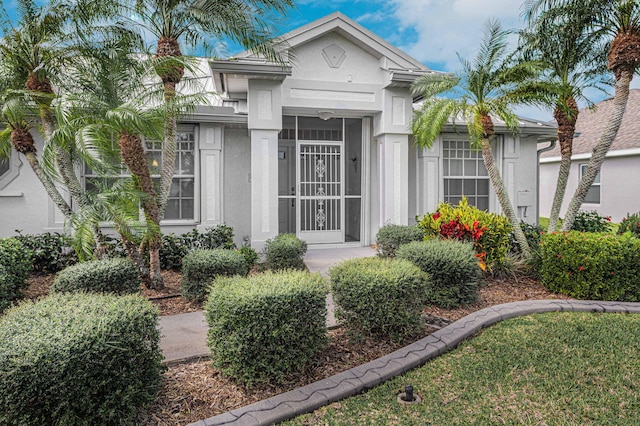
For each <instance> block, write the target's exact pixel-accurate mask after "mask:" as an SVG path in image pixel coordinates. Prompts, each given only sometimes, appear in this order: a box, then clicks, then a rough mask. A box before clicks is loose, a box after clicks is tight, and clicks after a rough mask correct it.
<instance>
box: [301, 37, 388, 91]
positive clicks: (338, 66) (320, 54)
mask: <svg viewBox="0 0 640 426" xmlns="http://www.w3.org/2000/svg"><path fill="white" fill-rule="evenodd" d="M290 62H291V77H292V78H295V79H301V80H323V81H337V82H355V83H368V84H380V83H381V82H382V76H381V71H380V61H379V59H378V58H376V57H375V56H373V55H371V53H370V52H368V51H365V50H363V49H362V48H361V47H360V46H357V45H356V44H354V43H352V42H351V41H350V40H348V39H346V38H345V37H343V36H342V35H340V34H338V33H337V32H330V33H327V34H324V35H322V36H321V37H318V38H316V39H314V40H311V41H309V42H307V43H305V44H303V45H299V46H297V47H296V48H295V51H294V54H293V55H292V56H290Z"/></svg>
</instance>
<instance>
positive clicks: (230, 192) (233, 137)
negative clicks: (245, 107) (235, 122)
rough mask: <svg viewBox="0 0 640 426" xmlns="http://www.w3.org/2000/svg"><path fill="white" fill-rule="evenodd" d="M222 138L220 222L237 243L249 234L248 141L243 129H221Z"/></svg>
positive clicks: (249, 165) (249, 152) (249, 164)
mask: <svg viewBox="0 0 640 426" xmlns="http://www.w3.org/2000/svg"><path fill="white" fill-rule="evenodd" d="M224 139H225V145H224V188H223V193H224V222H225V224H226V225H228V226H231V227H232V228H233V232H234V235H235V243H236V245H237V246H240V245H242V243H243V237H245V236H250V235H251V183H250V181H249V179H250V170H251V141H250V140H249V133H248V130H247V129H225V138H224Z"/></svg>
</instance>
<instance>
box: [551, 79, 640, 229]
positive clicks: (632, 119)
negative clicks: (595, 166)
mask: <svg viewBox="0 0 640 426" xmlns="http://www.w3.org/2000/svg"><path fill="white" fill-rule="evenodd" d="M612 106H613V100H612V99H607V100H605V101H602V102H600V103H599V104H597V105H596V107H597V109H596V110H594V111H590V110H588V109H584V110H581V111H580V114H579V116H578V121H577V123H576V138H575V139H574V141H573V155H572V157H571V160H572V163H571V173H570V175H569V181H568V184H567V191H566V193H565V197H564V201H563V203H562V210H561V211H560V217H563V216H564V214H565V212H566V209H567V206H568V205H569V202H571V198H572V197H573V194H574V192H575V190H576V188H577V187H578V183H579V181H580V179H581V178H582V172H583V171H584V170H585V169H586V167H587V164H588V163H589V159H590V158H591V152H592V151H593V149H594V148H595V146H596V145H597V143H598V140H599V139H600V136H601V135H602V133H603V131H604V129H605V126H606V124H607V120H608V118H609V115H610V113H611V108H612ZM559 168H560V149H559V147H555V148H554V149H553V150H551V151H548V152H545V153H543V154H541V155H540V215H541V216H544V217H549V215H550V213H551V205H552V203H553V197H554V192H555V188H556V181H557V178H558V170H559ZM638 182H640V89H632V90H631V92H630V94H629V102H628V103H627V109H626V111H625V113H624V116H623V118H622V125H621V126H620V130H618V134H617V136H616V139H615V140H614V141H613V144H612V145H611V149H610V150H609V153H608V154H607V156H606V158H605V160H604V162H603V163H602V168H601V169H600V174H599V176H598V177H597V178H596V180H595V182H594V183H593V185H592V186H591V188H590V189H589V192H588V193H587V196H586V197H585V200H584V203H583V204H582V210H586V211H591V210H595V211H597V212H598V213H599V214H600V215H602V216H610V217H611V219H612V220H613V221H614V222H619V221H621V220H622V218H623V217H625V216H626V215H627V213H634V212H638V211H640V185H638Z"/></svg>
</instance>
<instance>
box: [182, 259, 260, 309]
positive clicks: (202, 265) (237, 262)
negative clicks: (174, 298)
mask: <svg viewBox="0 0 640 426" xmlns="http://www.w3.org/2000/svg"><path fill="white" fill-rule="evenodd" d="M248 269H249V268H248V267H247V261H246V260H245V257H244V256H243V255H242V253H240V252H237V251H232V250H222V249H216V250H193V251H191V252H190V253H189V254H187V255H186V256H185V257H184V259H183V260H182V285H181V286H180V292H181V293H182V295H183V296H184V297H185V298H186V299H187V300H204V299H205V297H206V295H207V287H208V286H209V284H210V283H211V281H212V280H213V279H214V278H215V277H216V276H219V275H224V276H231V275H247V272H248Z"/></svg>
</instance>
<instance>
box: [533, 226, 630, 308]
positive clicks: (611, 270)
mask: <svg viewBox="0 0 640 426" xmlns="http://www.w3.org/2000/svg"><path fill="white" fill-rule="evenodd" d="M540 251H541V258H542V268H541V270H540V278H541V280H542V284H543V285H544V286H545V287H547V288H548V289H549V290H551V291H554V292H557V293H562V294H566V295H568V296H571V297H575V298H576V299H591V300H618V301H625V302H637V301H640V281H639V280H638V277H639V276H640V240H639V239H637V238H635V237H632V236H630V235H613V234H609V233H605V234H594V233H589V232H584V233H582V232H576V231H572V232H569V233H561V234H546V235H544V237H543V239H542V243H541V250H540Z"/></svg>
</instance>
